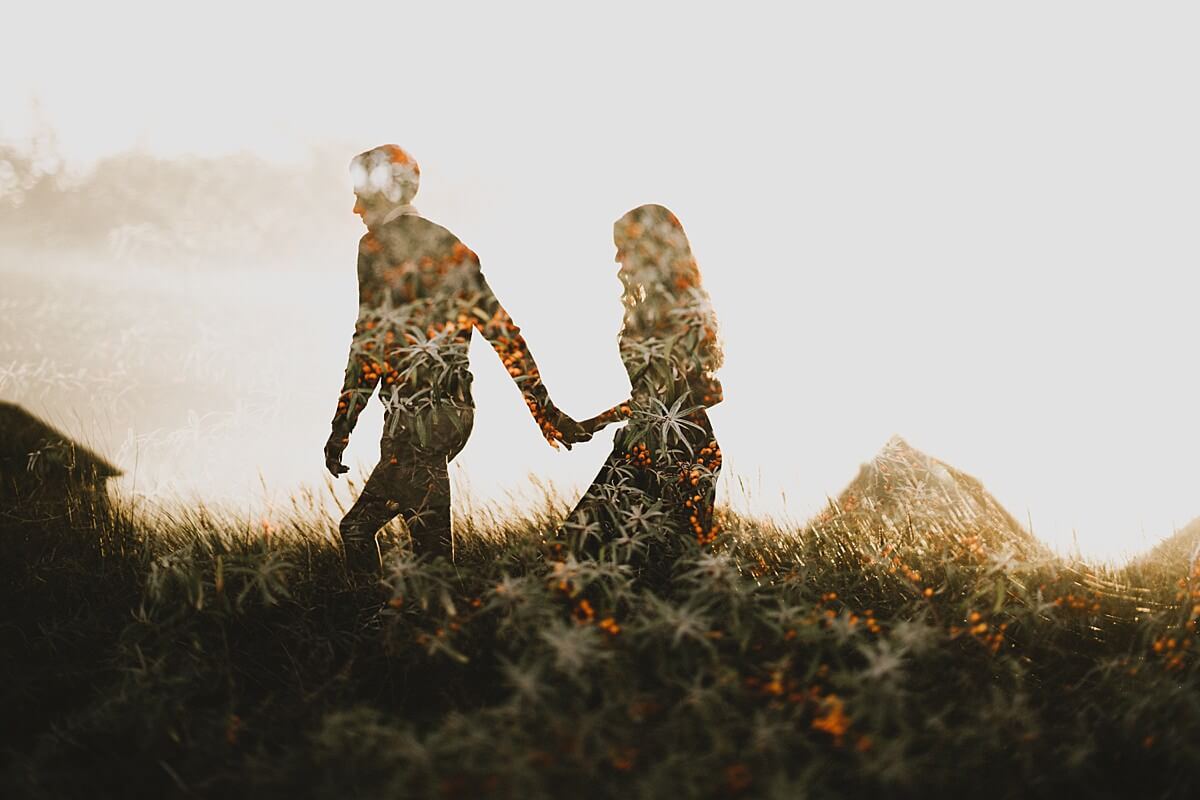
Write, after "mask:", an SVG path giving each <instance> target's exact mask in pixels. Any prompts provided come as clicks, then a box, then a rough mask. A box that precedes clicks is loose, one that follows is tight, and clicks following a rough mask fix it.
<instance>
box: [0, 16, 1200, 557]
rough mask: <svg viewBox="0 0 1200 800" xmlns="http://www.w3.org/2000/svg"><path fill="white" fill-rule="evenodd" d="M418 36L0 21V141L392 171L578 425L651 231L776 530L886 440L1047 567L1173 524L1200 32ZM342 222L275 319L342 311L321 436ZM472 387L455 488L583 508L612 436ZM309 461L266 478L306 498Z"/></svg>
mask: <svg viewBox="0 0 1200 800" xmlns="http://www.w3.org/2000/svg"><path fill="white" fill-rule="evenodd" d="M431 5H434V4H425V3H422V4H413V5H412V6H406V5H405V4H401V3H388V4H383V5H378V6H371V7H369V8H367V7H364V8H356V9H355V10H349V7H348V6H344V7H339V8H338V9H336V10H329V11H326V12H322V13H311V12H309V11H307V10H304V11H302V10H300V8H299V7H298V6H297V5H295V4H294V3H292V4H286V5H285V4H280V5H278V6H275V7H268V6H267V5H266V4H236V5H229V6H224V5H223V4H219V3H215V4H214V3H208V4H203V5H195V4H189V5H178V6H176V5H175V4H169V3H157V4H153V5H151V4H147V5H145V6H144V7H136V8H135V7H132V6H128V5H126V4H120V3H105V4H101V5H98V6H96V7H94V8H88V9H85V10H81V9H78V8H76V7H75V5H74V4H56V3H38V4H36V5H35V4H25V3H22V4H19V5H18V4H6V10H5V11H4V19H5V21H6V25H5V27H6V28H7V31H8V32H7V34H6V35H5V41H4V46H3V48H0V74H4V75H5V76H6V77H5V79H4V81H3V82H0V138H14V137H20V136H22V135H24V133H25V132H27V130H28V129H29V126H30V120H31V114H30V101H31V99H32V98H37V99H38V101H39V103H40V109H41V111H40V113H41V114H42V115H43V117H44V119H45V120H47V121H48V122H49V123H51V124H52V125H53V126H54V127H55V128H56V130H57V132H58V136H59V140H60V143H61V146H62V148H63V151H64V152H65V153H66V155H67V156H68V157H69V158H71V159H72V160H73V161H74V162H75V163H77V164H81V165H82V164H86V163H88V162H89V161H91V160H94V159H96V158H98V157H101V156H103V155H105V154H109V153H114V152H119V151H122V150H126V149H129V148H131V147H142V148H145V149H148V150H150V151H152V152H154V153H158V154H161V155H167V156H175V155H184V154H189V153H200V154H220V153H227V152H236V151H250V152H254V153H259V154H262V155H264V156H267V157H270V158H276V159H282V160H285V161H286V160H290V159H299V158H302V157H306V155H307V153H308V149H309V147H310V145H314V144H322V143H329V142H335V143H338V144H344V145H345V148H346V150H345V153H344V158H345V159H346V160H348V159H349V157H350V156H351V155H353V153H354V152H357V151H358V150H361V149H365V148H367V147H370V146H373V145H376V144H379V143H381V142H389V141H394V142H397V143H399V144H401V145H402V146H404V147H405V148H406V149H408V150H409V151H410V152H412V153H413V154H414V155H415V156H416V157H417V159H418V160H419V161H420V163H421V166H422V178H423V185H422V189H421V194H420V195H419V196H418V197H417V200H416V204H417V205H418V206H419V207H420V208H421V210H422V212H423V213H425V214H426V215H427V216H429V217H431V218H433V219H435V220H437V221H440V222H442V223H444V224H446V225H447V226H449V227H450V228H451V229H453V230H454V231H455V232H456V233H457V234H458V235H459V236H460V237H461V238H462V239H463V240H464V241H466V242H467V243H468V244H469V245H470V246H471V247H472V248H473V249H475V250H476V251H477V252H479V253H480V255H481V257H482V260H483V265H484V271H485V274H487V275H488V278H489V280H490V282H491V283H492V285H493V286H494V287H495V288H496V291H497V293H498V294H499V295H500V297H501V300H502V302H504V303H505V305H506V306H507V307H508V309H509V311H510V312H511V313H512V314H513V316H514V317H515V318H516V320H517V321H518V323H519V324H520V325H521V326H522V327H523V329H524V330H525V333H526V335H527V337H528V339H529V341H530V344H531V347H532V348H533V351H534V353H535V355H536V356H537V358H538V361H539V363H540V364H541V366H542V371H543V373H544V374H545V375H546V377H547V381H548V383H549V385H550V388H551V390H552V391H553V393H554V395H555V399H556V401H557V402H558V403H559V405H561V406H562V407H564V408H565V409H566V410H568V411H569V412H572V413H575V414H576V415H577V416H581V417H582V416H589V415H591V414H593V413H595V412H596V411H598V410H600V409H601V408H605V407H607V406H608V405H610V404H611V403H612V402H613V401H614V400H615V399H618V397H619V396H620V395H622V393H624V392H625V391H626V390H627V388H628V384H627V383H626V381H625V376H624V372H623V370H622V368H621V365H620V361H619V359H618V358H617V352H616V344H615V334H616V330H617V327H618V326H619V323H620V308H619V301H618V297H619V287H618V284H617V282H616V279H615V268H616V267H615V265H614V264H613V263H612V255H613V247H612V243H611V238H610V237H611V223H612V221H613V220H614V219H616V218H617V217H619V216H620V215H621V214H622V213H623V212H624V211H625V210H627V209H628V208H630V207H632V206H634V205H637V204H640V203H643V202H660V203H663V204H665V205H667V206H668V207H670V208H672V209H673V210H674V211H675V212H676V213H677V215H678V216H679V217H680V219H681V221H682V222H683V225H684V228H685V230H686V231H687V233H688V235H689V237H690V238H691V241H692V245H693V249H694V251H695V253H696V255H697V258H698V260H699V263H700V267H701V271H702V273H703V275H704V279H705V282H706V284H707V286H708V288H709V291H710V292H711V294H712V297H713V302H714V305H715V306H716V309H717V313H718V315H719V318H720V321H721V324H722V331H723V335H724V339H725V344H726V352H727V366H726V367H725V369H724V371H723V373H722V375H721V377H722V379H723V381H724V383H725V388H726V397H727V401H726V402H725V403H724V404H723V405H722V406H720V407H718V408H717V409H715V410H714V412H713V414H712V418H713V422H714V426H715V427H716V430H717V433H718V436H719V438H720V440H721V442H722V445H723V448H724V450H725V452H726V454H727V462H726V463H727V465H728V467H729V469H728V470H727V471H728V476H727V480H726V482H725V485H724V491H726V492H727V493H729V495H730V496H735V495H740V493H741V492H742V488H740V487H739V486H737V485H736V482H735V481H734V480H733V478H734V477H735V475H739V476H741V477H742V479H743V483H744V484H745V488H746V489H748V490H749V491H750V492H751V496H752V501H753V503H754V505H755V507H757V508H760V509H762V510H766V511H771V512H779V511H781V510H782V509H783V507H784V506H783V500H782V498H781V494H782V493H785V492H786V495H787V500H786V508H787V510H788V511H789V512H790V513H791V514H792V515H793V516H795V517H799V518H803V517H805V516H807V514H808V513H809V512H810V511H812V510H813V509H814V508H816V507H817V506H818V505H819V504H820V502H821V500H822V498H823V497H824V496H825V495H826V494H834V493H836V492H837V491H838V490H840V489H841V488H842V486H844V485H845V483H847V482H848V481H849V480H850V478H852V477H853V475H854V473H855V470H856V468H857V465H858V464H859V463H860V462H862V461H864V460H867V459H869V458H870V457H871V456H872V455H873V454H874V453H875V452H876V451H877V450H878V449H879V448H880V447H881V446H882V445H883V444H884V442H885V441H886V440H887V438H888V437H889V436H890V435H892V434H894V433H899V434H901V435H903V436H905V437H906V438H907V439H908V440H909V441H910V443H912V444H913V445H914V446H916V447H918V448H920V449H922V450H925V451H926V452H928V453H930V454H933V455H935V456H937V457H939V458H942V459H943V460H945V461H948V462H950V463H951V464H953V465H955V466H957V467H959V468H960V469H963V470H965V471H967V472H969V473H972V474H974V475H976V476H978V477H979V478H981V479H982V480H983V481H984V483H985V484H986V485H987V486H988V487H989V488H990V489H991V490H992V491H993V493H994V494H995V495H996V496H997V497H998V498H999V499H1000V500H1001V502H1003V503H1004V504H1005V505H1006V506H1007V507H1008V508H1009V509H1010V510H1011V511H1012V512H1013V513H1014V514H1015V515H1016V516H1017V517H1018V518H1022V519H1025V518H1027V517H1030V518H1032V521H1033V525H1034V528H1035V531H1036V532H1037V533H1038V534H1039V535H1041V536H1042V537H1043V538H1044V539H1046V540H1047V541H1048V542H1050V543H1051V544H1052V545H1055V546H1058V547H1067V546H1069V545H1070V542H1071V538H1072V530H1075V531H1076V532H1077V535H1078V540H1079V544H1080V546H1081V548H1082V549H1083V551H1084V552H1085V553H1089V554H1093V555H1101V556H1115V555H1119V554H1122V553H1128V552H1131V551H1136V550H1140V549H1143V548H1144V547H1145V546H1147V544H1149V543H1152V542H1153V541H1155V540H1157V539H1158V538H1159V537H1161V536H1163V535H1166V534H1169V533H1170V532H1171V530H1172V528H1173V527H1175V526H1182V525H1183V524H1184V523H1186V522H1187V521H1188V520H1190V519H1191V518H1193V517H1195V516H1197V515H1200V491H1197V487H1198V485H1200V480H1198V479H1200V468H1198V467H1197V465H1196V454H1197V452H1200V415H1198V414H1197V399H1198V395H1200V391H1198V389H1200V378H1198V377H1197V372H1196V368H1195V361H1196V356H1197V350H1198V348H1200V334H1198V333H1197V329H1196V324H1195V319H1196V308H1197V285H1198V282H1197V279H1196V270H1197V265H1198V261H1200V259H1198V256H1200V237H1197V234H1196V231H1197V227H1196V224H1197V222H1196V221H1197V219H1198V212H1200V192H1198V191H1197V188H1196V187H1197V186H1200V148H1198V147H1197V142H1200V111H1198V106H1197V103H1196V97H1197V96H1198V90H1200V86H1198V85H1197V84H1198V83H1200V48H1197V47H1196V46H1195V43H1196V41H1197V40H1198V38H1200V26H1198V24H1197V23H1198V22H1200V9H1198V8H1197V7H1196V6H1194V5H1192V4H1187V3H1178V4H1172V3H1157V4H1153V5H1152V6H1150V5H1146V4H1116V3H1103V2H1080V3H1047V2H1036V3H1023V2H1012V3H1006V4H1002V5H993V6H989V7H986V8H985V7H983V6H981V5H979V4H963V3H904V4H897V3H878V4H874V3H854V4H848V3H809V4H793V5H794V7H793V8H790V9H789V10H787V11H780V10H778V9H777V8H776V7H777V6H779V4H777V3H771V4H763V5H762V6H760V7H757V8H753V7H751V8H747V7H746V6H747V5H748V4H739V7H738V10H737V11H736V12H733V11H729V10H725V11H722V12H717V11H707V10H697V8H695V7H694V6H695V4H679V5H678V6H675V7H673V8H672V7H669V6H665V5H661V6H660V5H657V4H656V7H655V9H654V10H649V9H647V8H646V7H645V4H643V3H636V4H617V3H605V4H602V5H601V6H599V7H598V8H597V9H596V10H594V11H582V10H576V9H568V8H566V7H564V6H563V5H562V4H552V3H545V4H536V5H526V6H520V7H519V9H518V6H516V5H514V4H479V5H478V7H471V6H469V5H465V6H460V7H453V8H452V7H451V6H450V4H437V8H436V9H433V10H431V9H430V8H428V6H431ZM115 9H119V10H115ZM235 9H236V10H235ZM14 18H15V24H14ZM338 157H339V158H341V157H342V156H341V155H339V156H338ZM350 204H351V198H350V195H349V184H348V183H347V195H346V202H345V206H346V208H345V217H344V218H339V219H338V220H337V221H336V222H331V230H334V231H337V232H338V233H337V235H339V236H344V237H345V244H344V247H343V249H344V251H345V253H346V256H345V260H344V262H341V263H330V264H329V265H328V267H327V269H328V275H327V279H326V281H325V283H321V282H315V283H314V282H312V281H308V282H301V281H298V282H297V284H296V287H295V290H296V292H297V296H296V298H295V300H294V303H293V311H294V312H295V314H296V317H297V319H300V320H303V319H305V318H308V317H317V316H329V314H330V313H331V312H329V311H327V310H323V309H324V307H325V306H324V305H323V304H325V303H326V301H328V302H333V300H331V299H330V298H333V297H340V296H341V294H343V293H344V294H345V295H346V297H348V298H349V299H348V300H345V299H340V300H338V301H337V302H340V303H341V305H342V307H343V308H342V310H343V312H344V313H343V315H342V316H344V317H345V319H344V320H334V321H333V323H331V325H332V327H331V330H332V331H334V332H335V333H334V334H332V337H333V338H334V341H333V342H332V343H331V344H330V345H329V347H328V351H327V352H326V351H321V352H320V353H319V354H318V353H315V352H313V351H311V350H310V351H306V352H298V353H295V354H294V357H295V358H296V359H297V360H298V362H300V361H303V360H304V359H310V360H312V361H315V360H316V359H317V357H318V356H319V357H320V359H321V362H322V363H319V364H318V363H308V362H305V369H304V370H301V371H300V372H298V373H297V374H300V375H304V376H307V379H306V380H299V379H298V383H297V385H295V386H289V387H287V388H288V395H289V397H295V398H303V400H299V399H298V400H297V401H296V402H298V403H299V402H303V403H312V404H313V407H314V408H321V409H327V411H328V413H325V412H324V411H322V412H321V414H319V415H315V416H314V419H315V418H316V417H319V418H320V420H321V424H327V422H328V417H329V416H330V415H331V413H332V403H333V402H334V399H335V396H336V392H337V389H338V388H339V386H338V385H337V384H338V379H337V378H338V374H339V373H340V371H341V369H342V368H343V367H344V358H345V348H346V345H347V344H348V337H349V331H350V328H351V327H352V324H353V280H354V277H353V252H354V248H355V239H356V237H357V236H358V234H359V231H358V230H357V229H356V227H355V224H356V221H355V220H354V219H353V218H352V217H350V216H349V206H350ZM310 266H313V265H310ZM316 266H320V265H316ZM3 268H4V269H8V267H3ZM300 324H303V323H300ZM326 338H328V337H326ZM322 341H324V339H323V340H322ZM486 356H487V353H486V352H485V351H483V350H480V349H479V348H475V349H474V350H473V360H474V363H475V364H477V367H476V372H477V374H478V375H479V383H478V384H477V386H478V394H477V401H478V403H479V405H480V413H479V415H478V417H477V424H476V433H475V436H474V438H473V439H472V441H471V444H470V445H469V447H468V450H467V451H466V452H465V453H464V455H463V456H462V457H461V459H460V461H461V462H462V464H463V468H464V470H465V471H466V477H467V478H468V479H469V480H470V482H471V483H472V485H475V486H477V487H482V488H480V491H481V493H483V494H485V495H486V494H489V493H490V494H494V493H495V492H496V491H498V489H497V487H503V486H506V485H510V486H515V485H517V484H519V483H520V482H521V481H522V480H523V476H524V475H525V473H526V471H528V470H533V471H535V472H536V473H538V474H540V475H544V476H546V477H549V478H556V479H560V480H562V481H566V482H572V481H573V482H576V483H583V482H586V481H587V480H588V479H589V477H590V475H591V473H592V472H593V471H594V470H595V468H596V467H597V466H598V464H599V463H600V462H601V461H602V460H603V458H604V455H605V454H606V452H607V447H608V444H607V438H606V439H605V440H604V441H600V440H597V441H596V442H594V443H592V444H591V445H589V446H587V447H581V448H579V449H577V450H576V451H574V452H572V453H570V454H554V453H551V452H550V451H549V450H548V449H545V448H544V447H543V446H542V445H541V444H540V443H539V441H538V440H537V437H536V432H535V431H534V429H533V427H532V425H531V424H526V423H524V421H523V420H522V418H521V415H522V413H523V409H522V408H521V406H520V401H519V399H518V398H517V396H516V393H515V392H513V391H511V390H510V389H509V388H508V387H505V386H504V380H503V377H504V376H503V372H502V370H501V369H500V367H499V364H498V362H495V360H494V359H491V360H490V361H489V360H487V359H486ZM288 374H292V373H288ZM368 427H369V426H368ZM374 430H375V431H377V430H378V428H375V429H374ZM323 435H324V431H321V432H319V434H318V435H317V437H316V441H317V444H316V450H315V451H314V450H312V445H311V441H313V440H314V439H313V434H312V433H311V431H305V432H304V435H303V437H300V438H303V447H301V446H300V445H299V444H297V445H296V449H295V452H290V451H289V452H287V453H286V454H285V455H286V458H287V459H288V461H289V462H291V463H300V462H301V461H303V462H305V463H306V466H305V469H306V470H310V472H311V477H310V473H309V472H305V473H303V476H302V477H305V478H306V479H311V480H313V481H315V480H318V479H319V469H320V463H319V446H320V442H322V441H323ZM373 435H374V434H373V433H372V432H370V431H369V430H364V431H363V433H362V436H361V437H359V441H356V442H355V445H354V448H355V449H352V451H351V453H350V454H349V455H351V456H352V457H353V456H355V454H356V453H357V456H358V458H360V459H362V460H363V461H364V462H366V461H369V460H370V446H371V444H372V443H371V442H370V439H371V438H372V436H373ZM298 437H299V434H298ZM363 440H365V441H363ZM543 450H544V452H543ZM310 451H312V453H315V455H313V454H312V453H310ZM310 457H311V459H312V462H313V463H312V465H311V466H308V465H307V459H309V458H310ZM271 458H273V459H278V458H280V456H279V454H278V453H275V454H274V455H272V456H271ZM269 461H270V459H268V458H267V457H265V456H264V457H263V462H264V464H265V463H267V462H269ZM264 474H265V476H266V477H267V478H268V479H271V480H276V479H277V480H278V481H280V482H285V481H287V480H290V479H291V478H292V477H294V474H293V473H292V472H289V471H287V470H283V469H280V470H278V471H272V470H271V469H270V468H269V467H268V466H264ZM285 488H286V487H285Z"/></svg>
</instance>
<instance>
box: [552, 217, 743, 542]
mask: <svg viewBox="0 0 1200 800" xmlns="http://www.w3.org/2000/svg"><path fill="white" fill-rule="evenodd" d="M613 240H614V242H615V243H616V246H617V255H616V260H617V262H619V263H620V264H621V269H620V270H619V271H618V273H617V274H618V277H619V278H620V280H621V284H622V285H623V287H624V293H623V295H622V301H623V302H624V305H625V321H624V325H623V326H622V328H621V333H620V336H619V339H618V342H619V346H620V351H621V360H622V361H623V362H624V364H625V369H626V370H627V371H628V373H629V382H630V384H631V387H632V392H631V394H630V397H629V399H628V400H627V401H625V402H623V403H620V404H618V405H616V406H613V407H612V408H610V409H608V410H607V411H605V412H604V413H602V414H599V415H597V416H595V417H593V418H591V419H589V420H586V421H584V422H582V423H580V424H581V425H582V426H583V428H584V429H585V430H586V431H588V432H594V431H596V430H599V429H600V428H603V427H604V426H605V425H608V424H609V423H611V422H615V421H618V420H628V422H627V424H626V425H625V426H624V427H623V428H622V429H621V430H619V431H618V432H617V434H616V436H615V438H614V440H613V450H612V453H611V454H610V455H609V457H608V460H607V461H605V463H604V466H603V467H601V469H600V473H599V474H598V475H597V476H596V480H595V481H594V482H593V483H592V485H591V487H590V488H589V489H588V491H587V492H586V493H585V494H584V496H583V498H582V499H581V500H580V501H579V504H578V505H577V506H576V507H575V509H574V511H572V512H571V514H570V516H568V518H567V520H566V522H564V523H563V528H562V531H561V534H562V535H563V536H564V537H565V538H566V540H567V542H568V543H569V544H570V546H571V547H572V548H573V549H574V550H575V552H577V553H580V554H584V553H586V554H589V555H593V556H609V557H612V558H618V559H622V560H626V559H628V558H630V557H634V556H636V555H637V554H638V553H639V552H640V551H643V550H647V549H649V548H651V547H653V548H654V549H656V550H665V551H666V552H677V547H678V546H679V545H681V544H682V543H683V541H684V540H685V539H687V538H690V539H692V540H694V541H695V542H696V543H698V544H700V545H705V544H708V543H709V542H711V541H712V540H713V539H714V538H715V537H716V535H717V524H716V521H715V520H714V518H713V499H714V494H715V490H716V482H717V475H718V473H719V472H720V469H721V450H720V448H719V447H718V446H717V440H716V438H715V437H714V436H713V431H712V426H711V424H710V423H709V420H708V414H707V413H706V411H705V409H707V408H708V407H710V406H713V405H716V404H717V403H719V402H721V399H722V395H721V384H720V382H719V381H718V380H717V378H716V375H715V373H716V371H717V369H718V368H719V367H720V366H721V363H722V360H723V356H722V352H721V346H720V341H719V339H718V336H717V321H716V315H715V314H714V313H713V309H712V305H711V303H710V301H709V297H708V292H706V291H705V290H704V288H703V286H701V284H700V272H699V269H698V268H697V266H696V260H695V259H694V258H693V257H692V251H691V248H690V247H689V246H688V240H687V236H685V235H684V232H683V226H682V225H680V223H679V220H678V219H677V218H676V217H675V215H674V214H672V213H671V212H670V211H668V210H667V209H666V208H664V207H663V206H660V205H644V206H639V207H637V208H635V209H633V210H632V211H630V212H628V213H627V214H625V215H624V216H623V217H621V218H620V219H619V220H617V222H616V223H615V224H614V226H613ZM662 554H664V555H665V554H666V553H665V552H664V553H662ZM656 560H657V559H656Z"/></svg>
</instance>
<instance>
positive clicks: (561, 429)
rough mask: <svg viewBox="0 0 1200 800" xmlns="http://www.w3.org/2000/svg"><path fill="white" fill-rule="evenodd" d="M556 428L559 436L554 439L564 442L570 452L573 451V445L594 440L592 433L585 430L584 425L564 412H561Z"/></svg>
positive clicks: (556, 421)
mask: <svg viewBox="0 0 1200 800" xmlns="http://www.w3.org/2000/svg"><path fill="white" fill-rule="evenodd" d="M554 427H555V428H557V429H558V431H557V432H558V435H557V436H556V437H554V438H555V439H557V440H558V441H560V442H562V443H563V445H564V446H565V447H566V448H567V449H568V450H570V449H571V445H573V444H579V443H580V442H586V441H589V440H590V439H591V438H592V434H591V431H588V430H585V429H584V427H583V426H582V425H580V424H579V423H578V422H576V421H575V420H573V419H572V418H571V417H568V416H567V415H566V414H563V413H562V412H559V415H558V419H557V420H555V423H554Z"/></svg>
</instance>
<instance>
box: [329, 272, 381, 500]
mask: <svg viewBox="0 0 1200 800" xmlns="http://www.w3.org/2000/svg"><path fill="white" fill-rule="evenodd" d="M369 267H370V264H369V262H368V261H367V259H366V258H365V256H364V254H363V252H362V250H361V249H360V250H359V254H358V319H357V321H356V322H355V323H354V335H353V336H352V337H351V339H350V355H349V356H348V358H347V359H346V378H345V380H344V381H343V383H342V391H341V393H340V394H339V395H338V403H337V411H336V412H335V413H334V415H333V423H332V425H331V427H332V431H331V432H330V434H329V440H328V441H327V442H326V444H325V466H326V468H328V470H329V471H330V472H331V473H332V474H333V476H334V477H335V478H336V477H337V476H338V475H340V474H341V473H343V472H349V470H350V468H349V467H347V466H345V465H344V464H342V452H343V451H344V450H345V449H346V445H347V444H349V442H350V434H351V432H352V431H353V430H354V426H355V424H357V422H358V415H359V414H360V413H361V412H362V410H363V407H364V406H366V404H367V401H368V400H370V399H371V395H372V394H374V392H375V387H376V386H378V385H379V379H380V376H381V373H382V371H383V369H384V363H383V360H384V355H383V353H382V352H379V351H378V348H380V347H382V345H381V344H380V343H379V342H378V341H377V331H376V329H377V327H378V323H379V320H378V319H377V317H378V315H377V314H376V313H375V307H374V298H373V297H372V293H371V283H372V279H371V275H370V274H369Z"/></svg>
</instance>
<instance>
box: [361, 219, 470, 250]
mask: <svg viewBox="0 0 1200 800" xmlns="http://www.w3.org/2000/svg"><path fill="white" fill-rule="evenodd" d="M368 236H370V234H368V235H367V236H364V237H363V239H364V240H366V239H367V238H368ZM376 238H377V239H378V241H379V242H380V243H381V244H383V245H384V246H387V247H389V248H394V249H402V250H412V251H417V252H422V253H429V254H432V253H433V252H438V253H448V252H455V251H460V250H463V249H464V248H465V247H466V246H465V245H464V244H463V243H462V240H460V239H459V238H458V237H457V236H455V235H454V234H453V233H452V232H451V231H449V230H448V229H446V228H445V227H443V226H441V225H439V224H437V223H436V222H434V221H433V220H430V219H426V218H425V217H421V216H418V215H416V214H402V215H401V216H399V217H397V218H396V219H394V220H392V221H390V222H388V223H385V224H384V225H381V226H380V227H379V230H378V231H377V233H376Z"/></svg>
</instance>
